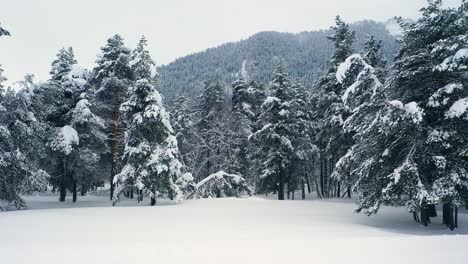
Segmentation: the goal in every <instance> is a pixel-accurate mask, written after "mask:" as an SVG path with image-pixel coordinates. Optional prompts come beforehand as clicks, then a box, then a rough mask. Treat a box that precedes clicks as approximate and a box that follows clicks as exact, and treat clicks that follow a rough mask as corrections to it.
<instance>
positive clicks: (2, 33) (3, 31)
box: [0, 24, 10, 37]
mask: <svg viewBox="0 0 468 264" xmlns="http://www.w3.org/2000/svg"><path fill="white" fill-rule="evenodd" d="M1 36H10V32H8V30H6V29H4V28H3V27H2V26H1V24H0V37H1Z"/></svg>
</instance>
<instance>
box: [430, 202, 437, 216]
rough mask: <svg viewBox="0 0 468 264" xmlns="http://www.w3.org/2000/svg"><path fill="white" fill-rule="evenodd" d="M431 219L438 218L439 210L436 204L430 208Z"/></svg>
mask: <svg viewBox="0 0 468 264" xmlns="http://www.w3.org/2000/svg"><path fill="white" fill-rule="evenodd" d="M428 209H429V217H437V209H436V205H435V204H430V205H429V207H428Z"/></svg>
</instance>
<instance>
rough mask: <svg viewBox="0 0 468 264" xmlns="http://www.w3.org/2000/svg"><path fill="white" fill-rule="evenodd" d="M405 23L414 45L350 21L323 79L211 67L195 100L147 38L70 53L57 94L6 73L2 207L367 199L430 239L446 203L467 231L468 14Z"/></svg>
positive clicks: (58, 62)
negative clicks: (86, 55) (90, 56)
mask: <svg viewBox="0 0 468 264" xmlns="http://www.w3.org/2000/svg"><path fill="white" fill-rule="evenodd" d="M397 21H398V23H399V25H400V26H401V28H402V29H403V34H402V36H401V37H400V38H398V40H395V41H397V42H395V43H392V44H388V43H391V40H390V39H388V35H385V36H386V37H387V39H386V40H385V42H383V41H382V39H379V37H381V36H372V35H366V36H364V34H363V33H361V32H357V31H356V30H355V29H353V28H352V27H351V26H350V24H348V23H347V22H346V21H343V19H342V18H341V17H339V16H337V17H336V19H335V25H333V26H332V27H331V28H330V30H328V31H327V34H323V35H324V36H323V38H326V41H327V42H328V43H329V44H328V45H329V47H330V49H329V54H328V57H327V58H326V62H325V64H324V66H323V68H320V67H316V68H314V69H308V68H307V67H305V66H304V67H302V68H301V69H300V70H297V69H291V68H294V67H295V64H294V63H291V60H290V59H289V58H284V57H281V54H276V55H274V56H272V57H271V58H270V59H271V64H269V66H268V67H269V69H271V70H270V72H268V73H263V72H265V69H262V71H261V72H262V74H250V73H249V68H248V67H247V68H246V65H245V60H246V58H244V57H243V56H241V57H239V56H237V57H236V60H237V61H238V62H240V63H238V70H237V69H236V70H235V71H237V74H236V75H235V76H232V75H230V76H226V75H223V74H226V73H225V72H223V71H216V70H210V72H209V74H208V75H209V76H207V77H206V78H205V79H204V81H203V82H202V83H194V84H192V85H193V87H195V86H196V87H197V88H196V89H197V90H196V91H195V90H194V91H192V92H190V91H188V90H186V89H195V88H191V87H184V88H186V89H182V88H181V87H180V85H179V86H177V87H175V86H171V85H173V84H174V81H168V78H169V77H167V76H164V74H165V73H166V74H168V75H169V73H170V72H169V70H170V66H167V67H166V68H164V67H162V68H159V67H156V63H155V60H154V59H153V58H152V57H151V55H150V53H149V51H148V49H147V40H146V39H145V37H144V36H143V37H141V39H140V41H139V42H138V43H137V46H136V48H135V49H133V50H131V49H129V48H128V47H127V46H126V45H125V43H124V39H123V38H122V37H121V36H120V35H118V34H116V35H114V36H112V37H110V38H109V39H108V40H107V42H106V43H104V45H103V46H102V47H101V49H100V53H99V54H98V56H97V58H98V59H97V60H96V64H95V67H94V68H93V69H84V68H82V67H80V66H79V64H78V62H77V60H76V58H75V54H74V50H73V48H72V47H64V48H62V49H60V50H59V51H58V52H57V55H56V58H51V61H52V63H51V68H50V79H49V80H47V81H44V82H36V81H35V80H34V75H27V76H25V77H24V79H23V80H20V81H17V82H15V83H14V84H12V85H8V86H6V85H3V84H2V83H4V81H6V78H7V77H8V76H5V74H4V72H3V70H2V69H1V66H0V208H3V209H5V210H7V209H8V208H10V209H11V208H12V207H14V208H16V209H18V210H20V209H26V208H27V203H26V201H25V199H24V198H23V196H24V195H28V194H32V193H35V192H52V193H54V194H55V193H56V194H57V196H58V198H57V199H58V202H57V203H59V202H64V201H65V199H66V196H67V193H71V195H72V199H73V202H75V201H78V200H79V199H80V197H81V196H85V195H86V194H87V193H88V192H90V191H95V190H97V189H98V188H100V189H106V190H108V191H109V203H110V204H112V205H115V206H118V205H119V202H120V201H121V200H122V199H134V200H135V203H137V202H138V203H140V202H145V203H149V204H150V205H157V204H158V201H159V200H160V199H169V200H174V201H181V200H183V199H193V198H209V197H213V198H221V197H241V196H251V195H256V196H270V197H271V196H274V197H275V198H276V199H278V200H301V199H305V197H306V195H309V194H313V195H314V196H316V197H317V199H331V198H349V199H355V200H356V208H355V210H356V212H362V213H364V214H366V215H373V214H378V213H379V209H381V207H382V206H394V207H403V208H405V209H406V210H407V211H408V212H409V213H410V216H411V217H412V218H413V219H414V221H416V222H417V223H420V224H421V225H423V226H428V225H429V224H430V223H431V218H432V219H433V218H434V217H437V209H436V208H437V206H441V207H442V216H441V217H442V219H443V220H442V221H443V224H444V225H446V226H447V228H449V229H450V230H454V229H455V228H457V227H458V211H459V209H460V208H466V207H468V125H467V122H468V74H467V73H468V3H467V2H466V1H463V2H462V4H461V5H460V6H459V7H457V8H450V7H444V6H443V5H442V2H441V1H439V0H434V1H428V5H427V6H426V7H424V8H423V9H422V10H421V13H420V18H418V19H417V20H414V21H413V20H405V19H402V18H397ZM3 27H4V26H1V25H0V37H1V38H14V37H15V32H13V31H11V30H9V29H8V28H3ZM328 33H329V34H328ZM321 37H322V36H321ZM364 38H365V39H364ZM357 41H359V43H361V44H360V45H356V42H357ZM384 45H392V46H391V47H388V46H384ZM286 47H287V46H286ZM225 48H226V49H229V46H226V47H225ZM257 49H258V50H261V47H258V48H257ZM392 50H394V51H395V52H396V54H394V56H393V57H391V58H389V57H390V56H392V54H391V51H392ZM311 52H312V53H313V52H315V51H314V49H311ZM272 53H274V51H273V52H272ZM317 53H320V54H323V50H320V51H318V50H317ZM298 58H299V59H300V58H301V57H298ZM288 60H289V63H288ZM0 63H1V61H0ZM301 65H302V64H301ZM303 65H308V64H307V63H304V64H303ZM160 69H161V70H160ZM193 71H194V72H195V71H197V72H199V71H200V69H193ZM306 71H309V72H307V76H306V75H305V73H304V72H306ZM291 72H294V74H291ZM301 72H302V73H304V74H303V75H302V76H298V75H301ZM171 74H174V73H173V72H172V73H171ZM187 74H190V73H185V72H184V74H183V75H184V76H185V77H186V78H185V79H184V80H183V85H185V83H187V82H190V80H191V78H192V77H191V76H190V75H187ZM266 74H268V78H269V79H268V81H266V82H265V79H264V78H265V75H266ZM181 75H182V74H181ZM174 76H176V77H173V76H172V77H173V79H174V80H177V79H178V78H179V77H177V75H174ZM165 78H166V79H165ZM231 79H234V81H233V82H227V80H231ZM161 80H166V81H164V82H163V81H161ZM166 95H167V97H170V103H165V98H166ZM10 209H8V210H10ZM0 211H2V210H0Z"/></svg>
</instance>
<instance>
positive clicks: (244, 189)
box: [189, 171, 253, 198]
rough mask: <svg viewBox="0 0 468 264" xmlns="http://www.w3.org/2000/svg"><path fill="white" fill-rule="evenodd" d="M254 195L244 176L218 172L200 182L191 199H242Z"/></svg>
mask: <svg viewBox="0 0 468 264" xmlns="http://www.w3.org/2000/svg"><path fill="white" fill-rule="evenodd" d="M252 193H253V192H252V190H251V189H250V187H249V185H248V183H247V181H246V180H245V179H244V178H243V177H242V176H240V175H237V174H230V173H226V172H224V171H218V172H216V173H213V174H211V175H208V176H207V177H206V178H204V179H203V180H201V181H200V182H198V183H197V184H196V185H195V191H194V192H193V193H192V194H191V195H190V196H189V198H220V197H241V196H242V195H243V194H247V195H252Z"/></svg>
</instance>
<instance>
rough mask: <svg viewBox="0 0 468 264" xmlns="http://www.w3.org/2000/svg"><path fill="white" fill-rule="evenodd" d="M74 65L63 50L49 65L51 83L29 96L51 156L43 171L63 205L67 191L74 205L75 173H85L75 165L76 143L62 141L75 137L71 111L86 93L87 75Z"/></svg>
mask: <svg viewBox="0 0 468 264" xmlns="http://www.w3.org/2000/svg"><path fill="white" fill-rule="evenodd" d="M76 63H77V61H76V60H75V57H74V54H73V50H72V48H68V49H65V48H62V49H61V50H60V51H59V52H58V53H57V57H56V59H55V60H54V61H53V62H52V68H51V71H50V74H51V79H50V80H49V81H48V82H45V83H41V84H39V85H37V87H36V89H35V90H34V94H33V96H32V107H33V109H34V113H35V115H36V117H37V119H38V120H39V121H40V122H41V123H42V125H43V126H44V130H45V131H48V133H47V134H48V135H49V137H46V138H44V141H47V142H48V144H47V145H48V146H49V151H50V152H49V153H48V157H47V158H45V159H44V161H43V166H42V167H43V168H44V169H46V170H47V171H48V172H49V173H50V174H51V175H52V177H51V178H50V180H51V184H52V186H54V188H58V189H59V192H60V197H59V201H62V202H63V201H65V196H66V190H67V189H69V190H71V191H72V192H73V201H76V193H77V186H76V184H77V181H81V180H80V179H78V174H77V173H79V172H80V171H84V169H83V170H81V169H82V168H79V167H78V164H77V159H78V158H79V157H80V156H79V155H78V149H79V147H78V144H77V143H78V140H76V142H75V141H71V142H68V143H67V142H65V141H66V140H65V139H64V138H65V137H67V136H69V135H72V136H73V137H74V135H75V132H76V130H75V129H74V127H71V126H70V125H71V119H72V111H73V109H74V108H75V106H76V103H77V102H78V101H79V100H80V98H79V97H80V95H81V94H82V93H83V92H85V91H86V89H87V86H86V82H87V75H88V74H87V71H86V70H84V69H82V68H80V67H79V66H77V64H76ZM67 133H69V134H67ZM76 137H77V138H79V136H78V135H77V136H76ZM64 142H65V143H64ZM66 148H70V149H72V150H73V151H69V150H68V149H67V150H66ZM78 168H79V169H78Z"/></svg>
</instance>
